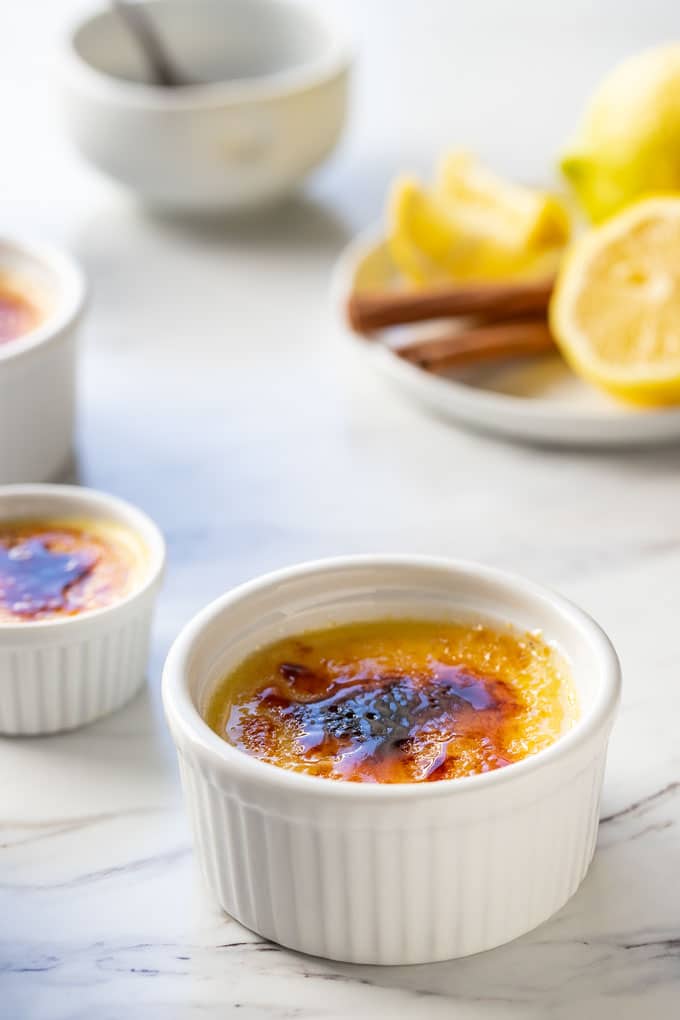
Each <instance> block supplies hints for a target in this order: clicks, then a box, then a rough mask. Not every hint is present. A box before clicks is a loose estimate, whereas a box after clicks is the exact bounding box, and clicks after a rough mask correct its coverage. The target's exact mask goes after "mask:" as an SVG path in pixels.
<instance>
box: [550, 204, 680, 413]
mask: <svg viewBox="0 0 680 1020" xmlns="http://www.w3.org/2000/svg"><path fill="white" fill-rule="evenodd" d="M550 325H551V329H552V332H553V334H554V337H555V340H556V341H557V343H558V344H559V346H560V348H561V350H562V353H563V355H564V357H565V358H566V360H567V361H568V362H569V364H570V365H571V366H572V367H573V369H574V371H576V372H577V373H578V374H579V375H582V376H583V377H584V378H586V379H588V380H590V381H591V382H592V383H594V384H595V385H597V386H600V387H601V388H602V389H604V390H606V391H607V392H609V393H611V394H613V395H614V396H616V397H620V398H621V399H623V400H628V401H631V402H633V403H636V404H645V405H661V404H673V403H678V402H680V197H674V196H668V197H666V196H661V197H656V198H647V199H643V200H641V201H639V202H636V203H635V204H634V205H632V206H629V207H628V208H627V209H626V210H625V211H624V212H622V213H619V214H618V215H617V216H615V217H613V218H612V219H610V220H608V221H607V222H606V223H605V224H604V225H603V226H601V227H597V228H595V229H593V230H590V231H589V232H588V233H586V234H584V235H583V237H582V238H581V239H580V240H579V241H577V242H576V243H575V244H574V245H573V247H572V249H571V251H570V252H569V253H568V255H567V257H566V258H565V260H564V263H563V265H562V269H561V271H560V274H559V277H558V281H557V285H556V288H555V292H554V294H553V298H552V302H551V307H550Z"/></svg>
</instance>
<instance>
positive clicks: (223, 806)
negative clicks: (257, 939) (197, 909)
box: [179, 751, 605, 964]
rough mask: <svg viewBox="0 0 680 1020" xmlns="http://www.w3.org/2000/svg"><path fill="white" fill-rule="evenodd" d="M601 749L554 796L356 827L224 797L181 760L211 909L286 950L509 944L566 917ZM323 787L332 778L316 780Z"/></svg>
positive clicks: (362, 954)
mask: <svg viewBox="0 0 680 1020" xmlns="http://www.w3.org/2000/svg"><path fill="white" fill-rule="evenodd" d="M604 758H605V755H604V752H601V753H600V754H598V755H597V756H596V757H595V758H593V759H592V760H591V761H590V763H589V764H588V765H587V767H585V768H583V769H582V770H581V772H580V773H579V774H578V775H577V776H573V777H565V781H564V782H563V783H562V784H561V785H560V787H559V788H558V789H555V788H551V789H549V790H545V791H544V792H543V794H542V795H541V796H538V797H537V798H536V799H531V800H529V802H528V803H525V804H519V805H515V804H514V798H513V795H512V790H511V788H510V787H508V797H507V803H506V804H505V806H504V808H501V809H500V810H498V811H496V812H494V814H493V816H492V817H490V816H489V815H488V814H487V815H485V816H484V815H480V816H478V817H476V818H475V817H474V816H470V817H464V816H463V815H460V814H459V812H458V810H457V809H456V807H455V805H453V804H451V805H448V806H447V805H444V804H441V805H440V807H439V809H438V814H437V815H433V816H432V817H430V818H428V819H427V820H425V819H424V817H421V813H420V811H419V810H418V807H417V805H410V808H411V810H404V807H403V805H400V806H399V808H398V809H397V810H395V809H394V805H380V806H376V807H374V809H373V810H372V812H371V816H370V818H363V819H362V818H361V816H360V817H359V820H357V819H356V817H354V816H355V815H356V812H355V811H354V809H353V805H350V804H349V803H348V804H346V805H338V804H337V803H336V805H335V810H334V811H333V812H324V811H318V810H310V811H309V812H301V811H300V810H293V811H290V812H288V811H287V810H286V804H285V802H284V803H283V804H282V805H281V806H280V810H277V809H276V807H274V806H273V805H264V804H258V803H253V802H250V801H249V800H248V797H247V794H246V792H245V791H244V790H242V789H240V788H239V784H238V782H234V783H233V784H232V785H231V786H230V787H229V788H225V786H224V784H223V783H220V782H219V781H218V777H217V776H212V775H211V774H210V772H209V771H206V769H205V767H204V766H203V765H202V764H201V763H200V762H199V761H197V760H195V759H193V758H192V756H191V754H190V753H189V754H186V753H183V752H182V751H180V753H179V761H180V772H181V776H182V783H183V787H184V791H185V795H186V802H187V804H188V805H189V810H190V816H191V824H192V828H193V833H194V842H195V848H196V853H197V857H198V860H199V863H200V867H201V870H202V871H203V874H204V876H205V880H206V882H207V884H208V887H209V889H210V890H211V892H212V893H213V895H214V897H215V899H216V900H217V902H218V903H219V905H220V906H221V907H222V908H223V909H224V910H225V911H226V912H227V913H228V914H230V915H231V916H233V917H235V918H236V919H237V920H238V921H240V922H241V923H242V924H244V925H245V926H246V927H247V928H250V929H252V930H253V931H256V932H258V933H260V934H261V935H263V936H265V937H266V938H269V939H272V940H273V941H275V942H278V943H280V944H282V945H284V946H287V947H289V948H291V949H296V950H299V951H301V952H305V953H311V954H314V955H320V956H324V957H328V958H330V959H335V960H342V961H346V962H351V963H368V964H413V963H424V962H431V961H435V960H445V959H451V958H454V957H461V956H467V955H469V954H471V953H477V952H480V951H482V950H485V949H491V948H493V947H494V946H498V945H501V944H503V943H504V942H508V941H509V940H511V939H513V938H515V937H517V936H518V935H520V934H523V933H525V932H527V931H529V930H531V929H532V928H535V927H536V926H537V925H539V924H541V923H542V922H543V921H545V920H546V919H547V918H548V917H550V916H551V915H552V914H554V913H555V912H556V911H557V910H559V909H560V907H562V906H563V905H564V904H565V903H566V902H567V900H568V899H569V898H570V897H571V896H572V895H573V894H574V892H575V891H576V890H577V888H578V886H579V885H580V883H581V881H582V880H583V878H584V876H585V874H586V872H587V870H588V866H589V864H590V861H591V859H592V856H593V852H594V848H595V841H596V836H597V825H598V816H599V800H600V790H601V786H602V776H603V770H604ZM318 782H320V783H325V782H329V781H328V780H318Z"/></svg>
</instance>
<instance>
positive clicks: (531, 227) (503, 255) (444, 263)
mask: <svg viewBox="0 0 680 1020" xmlns="http://www.w3.org/2000/svg"><path fill="white" fill-rule="evenodd" d="M568 234H569V221H568V217H567V214H566V212H565V210H564V208H563V207H562V205H561V204H560V203H559V201H558V200H557V199H556V198H555V197H554V196H552V195H549V194H548V193H546V192H543V191H537V190H534V189H531V188H523V187H520V186H519V185H514V184H509V183H506V182H505V181H502V180H501V179H500V178H498V177H495V176H494V175H493V174H491V173H490V172H489V171H487V170H486V169H485V168H484V167H482V166H480V165H479V164H478V163H476V162H475V160H474V159H473V158H472V157H471V156H469V155H467V154H466V153H459V152H455V153H451V154H450V155H449V156H447V157H446V158H445V159H444V160H443V161H442V164H441V166H440V169H439V173H438V176H437V180H436V181H435V184H434V186H433V188H432V189H425V188H423V187H422V186H421V185H420V184H419V183H418V181H416V180H414V179H412V178H409V177H402V178H400V179H399V180H398V181H397V182H396V183H395V184H394V186H393V188H392V191H391V194H390V199H389V204H388V244H389V248H390V253H391V256H392V259H393V261H394V262H395V264H396V265H397V267H398V268H399V269H400V270H401V272H402V273H403V275H404V276H405V277H406V279H407V280H410V281H411V282H413V283H416V284H426V283H437V282H441V281H444V280H452V279H456V280H481V281H483V280H495V279H504V278H515V277H525V276H538V275H547V274H551V273H552V272H554V271H555V268H556V264H557V260H558V257H559V253H560V251H561V249H562V247H563V246H564V243H565V242H566V240H567V238H568Z"/></svg>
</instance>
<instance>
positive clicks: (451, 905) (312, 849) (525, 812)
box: [163, 556, 620, 964]
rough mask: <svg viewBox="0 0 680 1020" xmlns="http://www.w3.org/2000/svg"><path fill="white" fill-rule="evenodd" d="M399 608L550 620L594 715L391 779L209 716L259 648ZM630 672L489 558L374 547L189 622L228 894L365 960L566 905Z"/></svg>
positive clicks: (222, 896)
mask: <svg viewBox="0 0 680 1020" xmlns="http://www.w3.org/2000/svg"><path fill="white" fill-rule="evenodd" d="M385 616H411V617H425V618H427V617H429V618H435V619H437V618H439V619H441V618H446V617H451V618H453V619H456V618H458V619H460V618H464V617H465V616H467V617H470V616H471V617H472V618H475V617H476V618H480V617H481V618H485V619H491V620H497V621H499V622H501V623H512V624H514V625H516V626H518V627H521V628H525V629H531V630H534V629H537V628H538V629H540V630H541V631H542V632H543V634H544V637H545V638H546V639H547V640H549V641H551V642H554V643H555V645H556V646H557V647H558V648H559V649H560V650H561V652H562V653H563V654H564V655H565V656H566V658H567V660H568V661H569V663H570V665H571V669H572V673H573V678H574V682H575V685H576V688H577V691H578V696H579V700H580V706H581V717H580V719H579V721H578V722H577V723H576V725H575V726H574V727H573V728H572V729H571V730H570V731H569V732H568V733H566V734H564V735H563V736H562V737H560V738H559V739H558V740H557V741H556V742H555V743H554V744H553V745H552V746H550V747H549V748H547V749H546V750H544V751H541V752H540V753H539V754H536V755H535V756H533V757H529V758H526V759H524V760H523V761H521V762H518V763H516V764H513V765H509V766H507V767H505V768H503V769H500V770H497V771H495V772H491V773H487V774H485V775H477V776H471V777H468V778H464V779H454V780H444V781H440V782H435V783H430V784H400V785H382V786H381V785H369V784H360V783H343V782H337V781H333V780H327V779H320V778H314V777H310V776H305V775H301V774H296V773H291V772H288V771H285V770H283V769H279V768H277V767H276V766H273V765H268V764H265V763H263V762H260V761H258V760H257V759H254V758H251V757H249V756H248V755H246V754H244V753H242V752H241V751H239V750H238V749H237V748H235V747H232V746H231V745H229V744H227V743H226V742H225V741H223V740H222V739H220V738H219V737H218V736H217V735H216V734H215V733H213V732H212V730H211V729H210V728H209V727H208V726H207V725H206V723H205V722H204V720H203V718H202V713H203V712H204V711H205V705H206V700H207V698H208V697H209V695H210V693H211V691H212V690H213V689H214V687H215V685H216V683H217V682H218V681H219V680H220V679H221V678H222V677H223V676H224V674H225V673H226V672H228V670H229V669H230V668H231V667H232V666H234V665H235V664H236V663H237V662H239V661H241V660H242V659H243V657H244V656H245V655H247V654H248V653H250V652H252V651H253V650H254V649H255V648H257V647H259V646H261V645H262V644H266V643H269V642H271V641H274V640H277V639H278V638H281V637H283V636H285V635H287V634H291V633H300V632H303V631H305V630H307V629H310V628H314V627H319V626H324V625H328V624H330V623H341V622H347V621H351V620H365V619H371V618H380V617H385ZM619 686H620V671H619V665H618V661H617V658H616V654H615V652H614V650H613V648H612V646H611V644H610V643H609V640H608V639H607V637H606V636H605V635H604V633H603V632H602V631H601V630H600V628H599V627H598V626H597V624H595V623H594V622H593V621H592V620H591V619H590V618H589V617H588V616H587V615H586V614H585V613H583V612H582V611H581V610H580V609H577V608H576V607H575V606H573V605H572V604H571V603H569V602H567V601H566V600H565V599H563V598H561V597H559V596H558V595H555V594H553V593H552V592H550V591H548V590H546V589H544V588H542V587H539V586H538V585H535V584H533V583H531V582H529V581H526V580H523V579H522V578H519V577H514V576H511V575H508V574H504V573H500V572H498V571H496V570H492V569H489V568H487V567H483V566H477V565H475V564H471V563H463V562H452V561H447V560H439V559H430V558H425V557H399V556H396V557H361V556H359V557H348V558H343V559H337V560H328V561H321V562H318V563H310V564H306V565H303V566H299V567H294V568H292V569H288V570H283V571H279V572H277V573H274V574H270V575H268V576H266V577H264V578H261V579H260V580H256V581H253V582H251V583H249V584H245V585H243V586H242V587H240V588H237V589H236V590H235V591H233V592H231V593H229V594H227V595H224V596H223V597H222V598H220V599H218V600H217V601H216V602H213V603H212V604H211V605H209V606H208V607H207V608H206V609H204V610H203V611H202V612H201V613H199V614H198V616H197V617H196V618H195V619H194V620H193V621H192V622H191V623H189V625H188V626H187V627H186V628H185V629H184V631H183V632H182V633H181V634H180V636H179V637H178V639H177V640H176V642H175V644H174V645H173V647H172V649H171V651H170V655H169V656H168V660H167V663H166V665H165V670H164V675H163V701H164V705H165V711H166V714H167V718H168V723H169V726H170V730H171V732H172V736H173V738H174V741H175V744H176V746H177V751H178V756H179V764H180V772H181V777H182V783H183V786H184V791H185V796H186V801H187V804H188V808H189V813H190V816H191V821H192V825H193V832H194V841H195V847H196V851H197V855H198V859H199V861H200V864H201V867H202V870H203V872H204V874H205V878H206V881H207V884H208V886H209V888H210V890H211V892H212V895H213V896H214V897H215V899H216V900H217V902H218V904H219V905H220V906H221V907H222V908H223V909H224V910H225V911H226V912H227V913H229V914H231V915H232V916H233V917H235V918H236V919H237V920H238V921H240V922H241V923H242V924H244V925H245V926H246V927H248V928H250V929H252V930H253V931H256V932H258V933H259V934H260V935H263V936H265V937H266V938H269V939H272V940H274V941H275V942H279V943H281V944H282V945H285V946H288V947H290V948H292V949H297V950H301V951H302V952H305V953H311V954H314V955H318V956H324V957H329V958H331V959H336V960H345V961H349V962H353V963H372V964H409V963H424V962H428V961H435V960H443V959H450V958H453V957H459V956H466V955H468V954H470V953H476V952H479V951H480V950H484V949H490V948H492V947H493V946H497V945H500V944H501V943H503V942H507V941H509V940H510V939H513V938H515V937H517V936H518V935H522V934H523V933H525V932H527V931H529V930H530V929H532V928H534V927H535V926H536V925H538V924H540V923H541V922H542V921H545V920H546V918H548V917H550V916H551V914H553V913H554V912H555V911H556V910H559V908H560V907H561V906H562V905H563V904H564V903H565V902H566V901H567V900H568V899H569V897H570V896H571V895H572V894H573V893H574V892H575V891H576V889H577V888H578V886H579V884H580V882H581V881H582V879H583V877H584V876H585V874H586V871H587V869H588V866H589V864H590V860H591V858H592V855H593V851H594V847H595V839H596V834H597V825H598V816H599V800H600V788H601V785H602V776H603V771H604V765H605V756H606V749H607V742H608V737H609V732H610V729H611V726H612V722H613V718H614V714H615V709H616V705H617V702H618V697H619Z"/></svg>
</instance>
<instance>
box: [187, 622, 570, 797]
mask: <svg viewBox="0 0 680 1020" xmlns="http://www.w3.org/2000/svg"><path fill="white" fill-rule="evenodd" d="M576 715H577V713H576V703H575V696H574V692H573V688H572V685H571V682H570V678H569V675H568V671H567V669H566V666H565V663H564V661H563V660H562V659H561V658H560V657H559V656H558V654H557V653H556V652H555V651H554V650H553V649H551V648H550V647H549V646H548V645H546V644H545V643H544V642H543V641H541V640H540V638H539V637H538V636H537V635H532V634H523V633H518V632H516V631H513V630H510V629H506V630H500V629H499V630H496V629H492V628H491V627H488V626H485V625H483V624H462V623H451V622H449V621H441V622H432V621H420V620H394V619H390V620H382V621H376V622H370V623H357V624H350V625H347V626H339V627H332V628H329V629H326V630H321V631H313V632H309V633H306V634H304V635H302V636H301V637H292V638H286V639H284V640H283V641H279V642H277V643H276V644H273V645H270V646H268V647H266V648H263V649H261V650H260V651H258V652H255V653H254V654H253V655H251V656H250V657H249V658H247V659H246V660H245V661H244V662H243V663H242V664H241V665H240V666H239V667H237V669H235V670H234V671H233V672H232V673H231V674H229V676H227V677H226V678H225V680H224V682H223V683H222V685H221V686H220V687H219V689H218V690H217V691H216V693H215V694H214V696H213V698H212V700H211V702H210V704H209V706H208V710H207V713H206V719H207V722H208V724H209V725H210V726H211V727H212V729H213V730H214V731H215V732H216V733H217V734H218V735H219V736H221V737H223V738H224V739H226V740H227V741H228V742H229V743H231V744H233V745H234V746H236V747H238V748H240V749H241V750H242V751H245V752H246V753H247V754H250V755H252V756H254V757H256V758H259V759H261V760H262V761H266V762H269V763H270V764H273V765H278V766H280V767H281V768H285V769H290V770H292V771H295V772H304V773H307V774H308V775H314V776H324V777H327V778H330V779H340V780H349V781H352V782H372V783H376V782H377V783H405V782H406V783H418V782H432V781H434V780H440V779H454V778H457V777H459V776H469V775H473V774H475V773H480V772H489V771H491V770H493V769H497V768H502V767H503V766H505V765H508V764H510V763H511V762H515V761H519V760H520V759H521V758H524V757H526V756H527V755H530V754H535V753H536V752H537V751H540V750H541V749H542V748H544V747H547V746H548V745H549V744H551V743H552V742H553V741H554V740H555V739H556V738H557V737H558V736H559V735H560V733H562V732H563V731H564V730H565V729H567V728H568V727H569V726H570V725H571V724H572V723H573V722H574V721H575V718H576Z"/></svg>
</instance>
